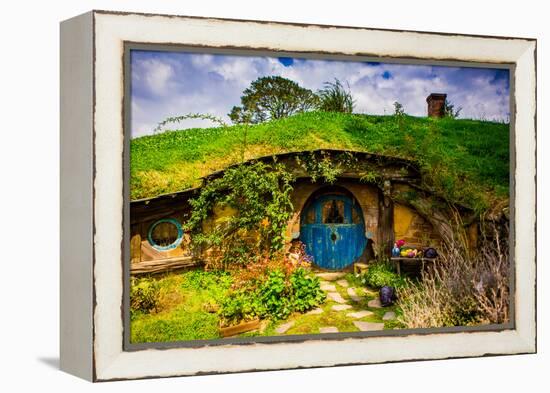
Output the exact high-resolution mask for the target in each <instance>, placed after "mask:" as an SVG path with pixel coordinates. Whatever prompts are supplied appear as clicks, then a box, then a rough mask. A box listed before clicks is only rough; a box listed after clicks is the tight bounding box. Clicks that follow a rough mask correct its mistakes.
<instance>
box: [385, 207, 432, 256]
mask: <svg viewBox="0 0 550 393" xmlns="http://www.w3.org/2000/svg"><path fill="white" fill-rule="evenodd" d="M393 222H394V232H395V239H396V240H399V239H403V240H405V242H406V244H408V245H411V246H417V247H427V246H432V247H437V246H438V245H439V244H440V242H441V239H440V237H439V236H438V235H437V233H436V232H435V230H434V228H433V226H432V225H431V224H430V223H429V222H427V221H426V220H424V219H423V218H422V216H420V215H419V214H418V213H416V212H415V211H414V210H412V209H411V208H409V207H407V206H404V205H400V204H398V203H396V204H394V207H393Z"/></svg>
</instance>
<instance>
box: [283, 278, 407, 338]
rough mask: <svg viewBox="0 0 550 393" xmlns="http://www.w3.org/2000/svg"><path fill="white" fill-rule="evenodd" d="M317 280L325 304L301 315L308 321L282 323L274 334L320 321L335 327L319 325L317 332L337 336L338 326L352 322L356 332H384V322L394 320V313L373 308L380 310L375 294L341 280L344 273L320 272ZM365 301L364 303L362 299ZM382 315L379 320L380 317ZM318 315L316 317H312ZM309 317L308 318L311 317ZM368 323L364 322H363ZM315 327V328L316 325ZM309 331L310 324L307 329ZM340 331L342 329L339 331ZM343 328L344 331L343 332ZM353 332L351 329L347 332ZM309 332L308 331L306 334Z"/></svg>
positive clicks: (294, 319)
mask: <svg viewBox="0 0 550 393" xmlns="http://www.w3.org/2000/svg"><path fill="white" fill-rule="evenodd" d="M316 275H317V276H318V277H319V278H320V284H321V289H322V290H323V291H324V292H325V293H326V295H327V301H328V302H329V303H328V305H327V304H325V305H322V306H321V307H317V308H315V309H313V310H310V311H308V312H307V313H305V314H303V315H307V316H311V317H313V318H321V319H312V320H311V322H310V321H308V320H305V321H303V320H301V319H300V318H301V317H300V316H298V317H295V318H293V320H292V321H288V322H285V323H283V324H281V325H279V326H277V328H276V329H275V332H276V333H277V334H288V331H289V330H290V329H291V328H292V327H293V326H295V324H296V323H298V324H300V327H301V328H302V324H303V323H304V322H305V323H306V324H309V323H312V324H318V323H319V322H320V321H323V322H321V323H322V324H326V325H331V324H334V325H337V326H321V327H319V332H320V333H338V332H339V327H340V328H342V327H341V324H342V323H345V325H342V326H348V327H347V328H346V329H349V325H350V324H351V323H353V326H355V327H356V328H357V329H358V330H360V331H362V332H369V331H378V330H382V329H384V322H385V321H393V320H395V319H396V314H395V312H394V311H391V310H392V309H391V308H390V309H389V310H384V311H385V312H384V311H382V312H381V313H379V312H378V311H375V309H382V304H381V303H380V298H379V297H378V292H377V291H373V290H371V289H369V288H363V287H354V286H353V284H351V282H350V281H348V280H347V279H345V278H344V277H345V274H344V273H341V272H322V273H317V274H316ZM367 299H371V300H369V301H368V303H367V304H365V303H366V300H367ZM382 314H383V317H381V315H382ZM317 315H319V317H315V316H317ZM311 317H310V318H311ZM364 318H365V319H367V320H368V321H364V320H363V319H364ZM317 326H318V325H317ZM311 328H312V329H314V328H313V325H312V326H311ZM342 329H343V328H342ZM346 329H344V330H345V331H347V330H346ZM351 330H353V329H351ZM310 333H311V332H310Z"/></svg>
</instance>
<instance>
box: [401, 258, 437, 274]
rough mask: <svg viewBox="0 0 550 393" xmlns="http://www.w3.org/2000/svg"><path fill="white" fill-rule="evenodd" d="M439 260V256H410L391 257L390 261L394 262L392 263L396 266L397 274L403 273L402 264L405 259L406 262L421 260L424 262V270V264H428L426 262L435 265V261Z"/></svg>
mask: <svg viewBox="0 0 550 393" xmlns="http://www.w3.org/2000/svg"><path fill="white" fill-rule="evenodd" d="M436 260H437V258H424V257H422V258H414V257H413V258H409V257H392V258H390V261H391V262H392V264H393V265H394V266H395V269H396V270H397V274H401V264H402V263H403V261H406V262H412V261H414V262H421V263H422V271H424V266H425V264H426V262H429V263H431V264H432V266H433V263H435V262H436Z"/></svg>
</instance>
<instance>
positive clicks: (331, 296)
mask: <svg viewBox="0 0 550 393" xmlns="http://www.w3.org/2000/svg"><path fill="white" fill-rule="evenodd" d="M327 296H328V297H329V299H331V300H334V301H335V302H336V303H340V304H344V303H346V300H345V299H344V298H343V297H342V296H341V295H340V294H339V293H338V292H329V293H327Z"/></svg>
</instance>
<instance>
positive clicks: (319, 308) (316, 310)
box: [306, 307, 323, 315]
mask: <svg viewBox="0 0 550 393" xmlns="http://www.w3.org/2000/svg"><path fill="white" fill-rule="evenodd" d="M322 313H323V309H322V308H321V307H318V308H315V309H313V310H311V311H308V312H306V315H318V314H322Z"/></svg>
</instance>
